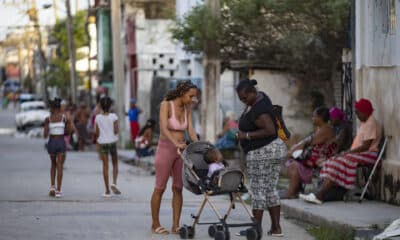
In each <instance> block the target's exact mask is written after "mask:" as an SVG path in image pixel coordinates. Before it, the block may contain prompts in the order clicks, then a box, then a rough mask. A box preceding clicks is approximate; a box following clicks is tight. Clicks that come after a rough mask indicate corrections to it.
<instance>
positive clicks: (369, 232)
mask: <svg viewBox="0 0 400 240" xmlns="http://www.w3.org/2000/svg"><path fill="white" fill-rule="evenodd" d="M281 209H282V211H283V212H284V214H285V217H286V218H292V219H295V220H297V221H300V222H304V223H308V224H312V225H315V226H326V227H329V228H333V229H336V230H337V231H338V232H342V233H349V234H352V235H353V236H354V239H356V240H370V239H373V237H374V236H375V235H377V234H379V233H380V232H381V231H382V230H383V229H378V228H374V227H372V226H371V228H358V227H355V226H351V225H349V224H345V223H342V222H339V221H335V220H331V219H327V218H325V217H321V216H318V215H316V214H313V213H310V212H308V211H307V210H306V209H301V208H296V207H292V206H290V205H288V204H285V201H281Z"/></svg>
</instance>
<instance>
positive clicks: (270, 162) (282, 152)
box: [246, 138, 286, 210]
mask: <svg viewBox="0 0 400 240" xmlns="http://www.w3.org/2000/svg"><path fill="white" fill-rule="evenodd" d="M285 156H286V145H285V143H284V142H283V141H282V140H281V139H280V138H277V139H276V140H274V141H273V142H271V143H270V144H268V145H266V146H263V147H261V148H259V149H256V150H253V151H249V152H248V153H247V156H246V161H247V162H246V165H247V173H248V177H249V182H250V193H251V195H252V208H253V209H263V210H267V209H268V208H271V207H275V206H279V205H280V199H279V195H278V192H277V190H276V185H277V183H278V180H279V173H280V168H281V162H282V160H283V159H284V158H285Z"/></svg>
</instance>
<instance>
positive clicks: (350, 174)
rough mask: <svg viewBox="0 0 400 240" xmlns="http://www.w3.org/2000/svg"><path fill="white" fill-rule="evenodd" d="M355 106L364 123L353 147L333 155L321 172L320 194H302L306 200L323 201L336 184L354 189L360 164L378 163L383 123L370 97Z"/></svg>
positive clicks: (301, 196) (319, 202)
mask: <svg viewBox="0 0 400 240" xmlns="http://www.w3.org/2000/svg"><path fill="white" fill-rule="evenodd" d="M355 109H356V115H357V118H358V119H359V120H360V121H361V124H360V128H359V129H358V131H357V136H356V137H355V139H354V140H353V144H352V146H351V148H350V150H349V151H346V152H343V153H342V154H339V155H337V156H334V157H331V158H330V159H328V160H327V161H326V162H325V163H324V165H323V168H322V170H321V173H320V177H321V178H323V180H324V181H323V184H322V187H321V190H320V191H319V192H318V193H317V194H316V195H314V194H313V193H310V194H308V195H302V194H300V196H299V197H300V198H302V199H304V200H305V201H307V202H311V203H317V204H321V203H322V202H323V201H324V197H325V195H326V193H327V192H328V191H329V190H330V189H331V188H332V187H335V186H340V187H342V188H345V189H352V188H353V187H354V183H355V178H356V169H357V165H358V164H374V163H375V161H376V159H377V157H378V151H379V147H378V145H379V142H380V140H381V137H382V129H381V126H380V125H379V123H378V122H377V121H376V119H375V118H374V116H373V115H372V112H373V108H372V104H371V102H370V101H369V100H367V99H364V98H362V99H360V100H359V101H358V102H356V103H355Z"/></svg>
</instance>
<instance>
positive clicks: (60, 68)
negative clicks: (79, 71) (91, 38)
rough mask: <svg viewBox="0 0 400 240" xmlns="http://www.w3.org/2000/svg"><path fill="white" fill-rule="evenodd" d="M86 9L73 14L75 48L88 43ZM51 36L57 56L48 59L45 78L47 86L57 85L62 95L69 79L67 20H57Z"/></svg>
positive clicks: (65, 91) (78, 56)
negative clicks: (47, 69) (54, 42)
mask: <svg viewBox="0 0 400 240" xmlns="http://www.w3.org/2000/svg"><path fill="white" fill-rule="evenodd" d="M86 14H87V13H86V11H79V12H77V13H76V15H75V16H73V21H72V24H73V28H74V33H73V36H74V40H75V50H76V49H78V48H80V47H83V46H87V45H88V44H89V42H88V39H87V36H86V32H85V28H86V26H85V23H86ZM51 35H52V37H53V38H54V39H55V40H56V42H57V44H58V47H57V58H56V59H51V60H50V66H49V67H50V69H49V71H48V72H47V75H46V79H47V84H48V85H49V86H57V87H58V88H59V89H60V90H61V92H62V95H64V96H65V95H66V93H67V89H68V87H66V86H69V81H70V69H69V52H68V33H67V21H66V19H63V20H61V21H58V22H57V23H56V24H55V26H54V29H53V31H52V33H51ZM82 57H83V56H80V55H79V54H76V59H77V60H79V59H80V58H82Z"/></svg>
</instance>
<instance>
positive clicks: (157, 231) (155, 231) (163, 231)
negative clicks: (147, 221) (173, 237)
mask: <svg viewBox="0 0 400 240" xmlns="http://www.w3.org/2000/svg"><path fill="white" fill-rule="evenodd" d="M152 232H153V234H160V235H167V234H169V232H168V230H167V229H165V228H164V227H161V226H160V227H158V228H156V229H152Z"/></svg>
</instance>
